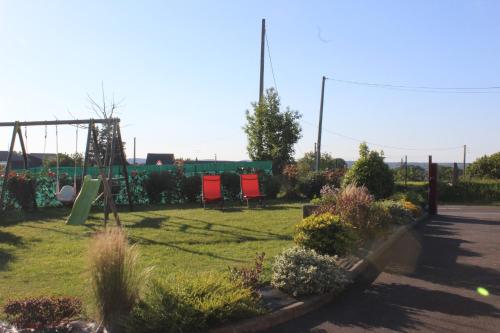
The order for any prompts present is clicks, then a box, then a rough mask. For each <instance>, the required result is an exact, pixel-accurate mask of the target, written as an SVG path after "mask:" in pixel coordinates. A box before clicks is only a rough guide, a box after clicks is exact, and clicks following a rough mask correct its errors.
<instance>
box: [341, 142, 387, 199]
mask: <svg viewBox="0 0 500 333" xmlns="http://www.w3.org/2000/svg"><path fill="white" fill-rule="evenodd" d="M348 184H355V185H356V186H362V185H364V186H366V187H367V188H368V190H369V191H370V193H372V194H373V195H374V196H375V197H376V198H386V197H388V196H390V195H391V194H392V192H393V190H394V177H393V174H392V171H391V170H390V169H389V166H388V165H387V164H386V163H385V162H384V152H380V153H379V152H377V151H374V150H372V151H370V150H369V148H368V145H367V144H366V143H362V144H360V145H359V159H358V160H357V161H356V162H355V163H354V165H353V166H352V167H351V168H350V169H349V170H348V171H347V173H346V175H345V177H344V185H348Z"/></svg>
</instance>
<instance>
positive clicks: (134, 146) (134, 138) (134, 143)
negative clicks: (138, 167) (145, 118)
mask: <svg viewBox="0 0 500 333" xmlns="http://www.w3.org/2000/svg"><path fill="white" fill-rule="evenodd" d="M135 144H136V140H135V137H134V165H135V164H136V160H135Z"/></svg>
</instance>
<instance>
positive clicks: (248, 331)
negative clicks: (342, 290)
mask: <svg viewBox="0 0 500 333" xmlns="http://www.w3.org/2000/svg"><path fill="white" fill-rule="evenodd" d="M428 217H429V215H428V214H424V215H423V216H422V217H420V218H419V219H417V220H415V221H413V222H412V223H409V224H407V225H404V226H401V227H399V228H398V229H397V230H396V231H395V232H394V233H393V234H391V235H390V236H389V237H388V238H387V239H386V240H385V241H384V242H383V243H382V244H380V245H379V246H378V247H377V248H376V249H374V250H373V251H371V252H370V253H369V254H368V255H367V256H366V257H365V258H363V259H361V260H359V261H358V262H357V263H356V264H354V266H353V267H352V268H351V269H349V272H348V275H349V278H350V279H351V280H355V279H356V278H357V277H359V276H360V275H361V274H363V273H364V272H365V271H366V270H368V269H369V268H370V267H373V265H375V264H376V262H377V260H378V259H379V258H380V257H381V256H382V254H383V253H384V252H385V251H387V250H388V249H389V248H390V247H391V246H392V245H393V244H394V243H395V242H396V241H397V240H398V239H400V238H401V237H402V236H403V235H404V234H405V233H406V232H408V231H409V230H411V229H412V228H414V227H415V226H416V225H417V224H419V223H421V222H423V221H425V220H427V218H428ZM336 295H337V293H334V292H332V293H327V294H323V295H318V296H313V297H310V298H308V299H306V300H304V301H299V302H295V303H293V304H290V305H288V306H285V307H283V308H281V309H279V310H276V311H274V312H271V313H268V314H265V315H263V316H259V317H254V318H249V319H245V320H242V321H240V322H236V323H234V324H230V325H226V326H222V327H217V328H213V329H211V330H209V331H208V332H209V333H255V332H261V331H264V330H268V329H270V328H272V327H274V326H277V325H279V324H283V323H285V322H287V321H290V320H292V319H295V318H298V317H300V316H303V315H305V314H306V313H309V312H311V311H314V310H316V309H318V308H320V307H321V306H323V305H325V304H328V303H330V302H331V301H332V300H333V299H334V298H335V296H336Z"/></svg>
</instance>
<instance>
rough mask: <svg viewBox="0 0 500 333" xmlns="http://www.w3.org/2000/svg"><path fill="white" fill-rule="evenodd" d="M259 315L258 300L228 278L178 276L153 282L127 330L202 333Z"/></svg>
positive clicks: (218, 276) (246, 289)
mask: <svg viewBox="0 0 500 333" xmlns="http://www.w3.org/2000/svg"><path fill="white" fill-rule="evenodd" d="M260 313H262V309H261V308H260V306H259V299H258V297H257V296H256V295H255V294H254V293H253V292H252V290H251V289H250V288H246V287H244V286H242V285H241V284H239V283H236V284H235V283H234V282H233V281H231V279H230V278H229V276H228V275H227V274H222V275H221V274H215V273H205V274H201V275H198V276H195V277H193V276H192V275H186V274H181V275H178V276H176V277H174V278H170V279H164V280H154V281H153V282H152V283H151V286H150V288H149V289H148V291H147V293H146V295H145V297H144V299H143V300H141V301H140V302H139V303H138V304H137V306H136V307H135V308H134V311H133V312H132V315H131V318H130V321H129V325H128V326H129V331H130V332H133V333H146V332H151V333H153V332H167V333H168V332H205V331H206V330H207V329H208V328H209V327H214V326H217V325H220V324H223V323H226V322H228V321H232V320H237V319H242V318H247V317H250V316H254V315H257V314H260Z"/></svg>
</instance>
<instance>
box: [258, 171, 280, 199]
mask: <svg viewBox="0 0 500 333" xmlns="http://www.w3.org/2000/svg"><path fill="white" fill-rule="evenodd" d="M259 182H260V184H261V190H262V193H263V194H264V195H265V196H266V197H267V198H268V199H276V197H277V196H278V193H280V190H281V180H280V177H278V176H272V175H268V174H266V173H261V174H259Z"/></svg>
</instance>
